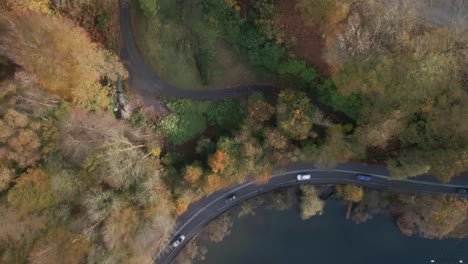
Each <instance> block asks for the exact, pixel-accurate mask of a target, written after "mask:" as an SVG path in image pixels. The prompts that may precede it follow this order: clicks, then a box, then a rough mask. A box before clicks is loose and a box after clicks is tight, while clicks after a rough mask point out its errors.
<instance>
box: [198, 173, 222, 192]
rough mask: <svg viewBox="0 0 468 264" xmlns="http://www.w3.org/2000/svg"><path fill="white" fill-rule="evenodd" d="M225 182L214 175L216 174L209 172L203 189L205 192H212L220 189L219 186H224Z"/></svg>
mask: <svg viewBox="0 0 468 264" xmlns="http://www.w3.org/2000/svg"><path fill="white" fill-rule="evenodd" d="M225 186H226V183H225V182H224V181H223V179H222V178H221V177H220V176H218V175H216V174H210V175H208V177H206V182H205V184H204V185H203V191H204V192H205V193H206V194H210V193H214V192H215V191H217V190H220V189H221V188H223V187H225Z"/></svg>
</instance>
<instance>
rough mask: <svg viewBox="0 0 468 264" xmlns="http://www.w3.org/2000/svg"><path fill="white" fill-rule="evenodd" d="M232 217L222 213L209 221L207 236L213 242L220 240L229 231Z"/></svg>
mask: <svg viewBox="0 0 468 264" xmlns="http://www.w3.org/2000/svg"><path fill="white" fill-rule="evenodd" d="M231 228H232V218H231V215H229V214H223V215H222V216H220V217H218V218H217V219H215V220H214V221H213V222H211V223H210V224H209V225H208V226H207V228H206V231H207V232H208V237H209V239H210V240H211V241H213V242H221V241H223V239H224V238H225V237H226V236H228V235H229V234H230V233H231Z"/></svg>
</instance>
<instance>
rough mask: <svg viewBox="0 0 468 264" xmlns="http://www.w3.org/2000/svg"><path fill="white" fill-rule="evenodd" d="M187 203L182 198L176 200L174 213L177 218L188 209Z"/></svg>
mask: <svg viewBox="0 0 468 264" xmlns="http://www.w3.org/2000/svg"><path fill="white" fill-rule="evenodd" d="M189 205H190V204H189V203H188V202H187V201H185V200H184V199H182V198H178V199H177V200H176V208H175V210H176V211H175V213H176V215H177V216H179V215H182V214H183V213H184V212H185V211H187V208H188V207H189Z"/></svg>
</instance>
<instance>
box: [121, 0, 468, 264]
mask: <svg viewBox="0 0 468 264" xmlns="http://www.w3.org/2000/svg"><path fill="white" fill-rule="evenodd" d="M127 4H128V0H121V1H120V29H121V34H122V40H123V47H122V51H121V59H122V61H123V63H124V64H125V66H126V68H127V70H128V72H129V76H130V77H129V85H130V87H131V88H132V91H133V92H135V93H137V94H139V95H141V97H142V99H143V100H144V103H145V104H148V105H152V104H153V103H154V102H153V101H152V98H155V97H156V96H169V97H175V98H190V99H194V100H220V99H224V98H233V97H242V96H248V95H250V94H251V93H252V92H253V91H255V90H261V91H262V92H267V93H271V92H278V91H279V89H278V88H276V87H272V86H264V85H251V86H239V87H233V88H229V89H223V90H211V91H192V90H184V89H180V88H177V87H174V86H171V85H169V84H167V83H165V82H163V81H162V80H161V79H159V77H158V76H156V75H155V74H154V73H153V72H152V71H151V70H150V69H149V68H148V67H147V66H146V65H145V63H144V61H143V59H142V58H141V56H140V54H139V52H138V48H137V46H136V44H135V42H134V39H133V33H132V26H131V19H130V14H129V10H128V6H127ZM314 103H316V104H318V105H319V107H321V108H322V109H323V110H325V111H327V112H329V113H331V112H333V111H332V109H330V108H328V107H326V106H324V105H320V104H319V103H318V102H314ZM333 114H334V115H335V116H338V117H339V118H341V119H343V116H342V114H340V113H337V112H334V113H333ZM298 173H310V174H311V175H312V178H311V179H310V180H308V181H301V182H298V181H297V180H296V175H297V174H298ZM357 173H364V174H368V175H371V176H373V178H372V181H370V182H362V181H357V180H356V177H355V175H356V174H357ZM388 175H389V173H388V171H387V169H386V168H384V167H371V166H366V165H362V164H354V163H347V164H341V165H338V166H337V167H336V168H334V169H319V168H316V167H314V165H313V164H310V163H309V164H293V165H291V166H289V167H285V168H282V169H278V170H276V171H275V175H274V176H273V177H272V179H271V180H270V181H269V182H268V183H266V184H263V185H256V184H254V183H253V182H248V183H245V184H242V185H237V186H233V187H231V188H229V189H224V190H220V191H217V192H215V193H213V194H211V195H209V196H207V197H205V198H203V199H202V200H200V201H198V202H197V203H195V204H192V205H191V206H190V207H189V209H188V210H187V212H186V213H184V214H183V215H182V216H180V217H179V218H178V219H177V222H178V223H177V231H176V232H175V234H174V236H173V237H172V239H171V241H172V240H173V239H175V238H177V237H178V236H179V235H185V236H186V239H185V240H184V241H183V243H182V244H181V245H180V246H178V247H177V248H172V247H171V245H168V247H167V250H166V251H165V252H164V253H163V254H161V255H159V256H158V257H157V258H155V259H154V261H155V263H158V264H159V263H161V264H166V263H170V262H171V261H172V260H173V259H174V258H175V256H176V255H177V254H178V253H179V252H180V250H181V249H182V248H183V247H184V246H185V245H186V243H187V242H188V241H190V240H191V239H192V238H193V237H194V236H195V235H196V234H197V233H198V232H199V231H200V230H201V229H202V228H203V227H204V226H206V225H207V224H208V223H209V222H210V221H212V220H213V219H215V218H216V217H218V216H219V215H221V214H223V213H224V212H226V211H227V210H229V209H231V208H232V207H234V206H236V205H238V204H239V203H241V202H243V201H245V200H248V199H251V198H253V197H256V196H258V195H261V194H264V193H267V192H271V191H273V190H276V189H279V188H284V187H290V186H295V185H299V184H316V185H327V184H331V185H334V184H356V185H360V186H363V187H368V188H374V189H385V190H393V191H398V192H425V193H447V194H454V193H455V190H456V188H468V177H459V178H455V179H453V180H452V182H451V183H447V184H445V183H440V182H438V181H437V180H436V179H435V178H433V177H431V176H428V175H426V176H419V177H416V178H412V179H411V180H409V179H407V180H399V181H397V180H389V178H388ZM232 193H236V196H237V199H236V200H235V201H234V202H232V203H230V204H226V203H225V197H226V196H227V195H230V194H232Z"/></svg>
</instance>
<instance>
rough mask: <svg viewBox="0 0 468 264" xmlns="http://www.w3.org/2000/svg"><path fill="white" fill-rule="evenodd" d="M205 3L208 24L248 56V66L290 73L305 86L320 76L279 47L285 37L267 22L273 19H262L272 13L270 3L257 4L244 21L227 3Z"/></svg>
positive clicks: (208, 1)
mask: <svg viewBox="0 0 468 264" xmlns="http://www.w3.org/2000/svg"><path fill="white" fill-rule="evenodd" d="M203 4H204V10H205V14H206V19H207V21H208V22H209V23H210V24H211V25H212V26H213V27H214V28H220V30H221V31H223V32H224V33H225V34H224V36H225V38H226V39H227V41H228V42H229V43H230V44H231V45H232V46H233V48H234V49H236V50H237V51H238V52H239V53H242V54H247V59H248V60H249V63H250V64H251V65H252V66H253V67H254V68H255V69H257V70H258V71H259V72H270V73H279V74H281V75H285V74H288V75H291V76H293V77H295V78H299V79H300V80H303V81H305V82H306V83H311V82H312V81H313V80H314V79H315V78H316V77H317V74H316V72H315V69H314V68H313V67H311V66H310V65H307V64H306V63H305V62H304V61H300V60H295V59H288V55H287V52H286V49H285V48H284V47H283V46H281V45H280V44H278V43H281V41H280V39H281V38H283V37H282V36H280V35H281V34H278V32H276V30H275V27H274V26H273V25H272V24H271V23H270V22H266V21H267V20H268V21H270V20H271V19H269V16H268V15H267V17H265V18H263V17H262V14H264V13H265V12H266V13H268V12H270V11H271V9H272V7H273V5H272V3H271V2H269V1H266V2H256V3H255V4H254V6H253V9H254V10H253V12H251V13H250V14H249V16H250V17H248V18H247V19H243V18H241V17H240V16H239V13H238V12H237V11H235V10H234V9H233V8H231V6H229V4H228V3H227V2H225V1H217V0H204V2H203ZM258 15H259V16H260V17H257V16H258ZM263 22H266V23H263ZM261 29H263V31H262V30H261ZM262 33H265V34H266V36H265V35H264V34H262ZM273 35H274V36H273Z"/></svg>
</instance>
